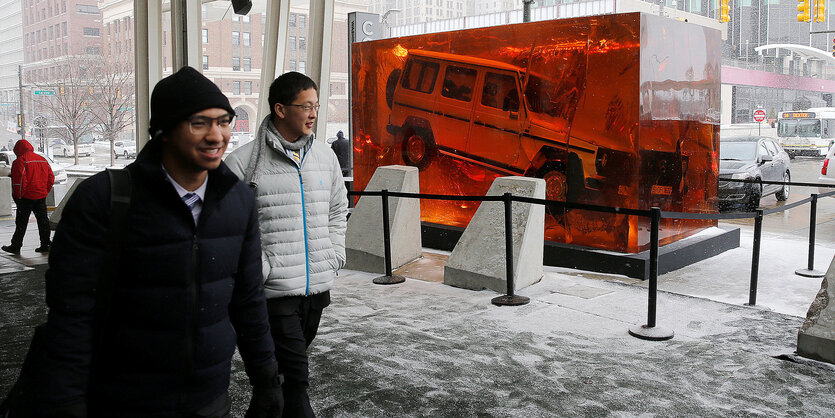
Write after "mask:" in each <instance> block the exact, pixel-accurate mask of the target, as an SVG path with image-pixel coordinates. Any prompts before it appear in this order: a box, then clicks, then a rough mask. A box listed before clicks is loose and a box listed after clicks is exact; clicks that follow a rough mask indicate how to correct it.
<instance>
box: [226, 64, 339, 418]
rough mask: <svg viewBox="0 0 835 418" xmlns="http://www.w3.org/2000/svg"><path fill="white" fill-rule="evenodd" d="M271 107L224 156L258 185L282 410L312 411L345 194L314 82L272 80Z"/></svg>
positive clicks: (288, 77)
mask: <svg viewBox="0 0 835 418" xmlns="http://www.w3.org/2000/svg"><path fill="white" fill-rule="evenodd" d="M268 100H269V104H270V109H271V114H270V115H268V116H267V117H266V118H265V119H264V121H263V122H261V126H260V127H259V128H258V134H257V137H256V139H255V140H254V141H252V142H250V143H248V144H246V145H244V146H242V147H240V148H238V149H237V150H235V151H234V152H232V153H231V154H230V155H229V157H228V158H227V159H226V163H227V164H228V165H229V168H230V169H232V171H233V172H234V173H235V174H237V175H238V177H240V178H241V179H243V180H244V183H246V184H247V185H249V186H250V187H251V188H252V189H253V190H254V191H255V196H256V199H257V201H258V213H259V216H260V221H261V245H262V250H263V253H262V261H263V274H264V288H265V292H266V295H267V309H268V311H269V315H270V327H271V329H272V335H273V341H274V342H275V349H276V358H277V359H278V362H279V370H280V371H281V372H282V373H283V375H284V385H283V386H282V389H283V391H284V399H285V407H284V414H285V415H284V416H285V417H312V416H314V413H313V409H312V408H311V406H310V399H309V398H308V395H307V388H308V386H309V383H308V359H307V347H308V346H310V343H311V342H312V341H313V338H314V337H315V336H316V332H317V331H318V328H319V320H320V318H321V316H322V310H323V309H324V308H325V307H326V306H328V304H329V303H330V289H331V287H333V280H334V276H336V271H337V270H339V269H340V268H341V267H342V266H343V265H345V226H346V219H347V215H348V199H347V192H346V190H345V183H344V181H343V180H342V170H341V168H340V167H339V160H337V158H336V154H334V153H333V151H331V149H330V147H328V145H327V144H326V143H325V142H324V141H315V140H314V137H313V131H312V129H313V122H314V121H315V120H316V116H317V115H318V110H319V97H318V89H317V88H316V83H314V82H313V80H311V79H310V78H309V77H307V76H305V75H304V74H301V73H297V72H289V73H286V74H283V75H281V76H280V77H278V78H277V79H276V80H275V81H274V82H273V83H272V85H270V95H269V99H268Z"/></svg>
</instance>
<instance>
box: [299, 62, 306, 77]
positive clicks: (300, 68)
mask: <svg viewBox="0 0 835 418" xmlns="http://www.w3.org/2000/svg"><path fill="white" fill-rule="evenodd" d="M304 70H305V68H304V61H299V72H300V73H302V74H305V72H304Z"/></svg>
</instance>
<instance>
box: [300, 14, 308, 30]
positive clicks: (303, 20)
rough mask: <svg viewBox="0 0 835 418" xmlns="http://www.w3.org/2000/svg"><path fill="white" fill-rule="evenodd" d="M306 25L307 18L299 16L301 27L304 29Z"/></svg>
mask: <svg viewBox="0 0 835 418" xmlns="http://www.w3.org/2000/svg"><path fill="white" fill-rule="evenodd" d="M305 24H307V16H305V15H299V27H300V28H304V25H305Z"/></svg>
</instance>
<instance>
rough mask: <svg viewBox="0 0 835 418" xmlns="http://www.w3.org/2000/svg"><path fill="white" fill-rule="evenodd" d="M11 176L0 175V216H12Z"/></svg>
mask: <svg viewBox="0 0 835 418" xmlns="http://www.w3.org/2000/svg"><path fill="white" fill-rule="evenodd" d="M13 214H14V212H13V211H12V178H11V177H0V216H12V215H13Z"/></svg>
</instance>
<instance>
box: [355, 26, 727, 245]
mask: <svg viewBox="0 0 835 418" xmlns="http://www.w3.org/2000/svg"><path fill="white" fill-rule="evenodd" d="M720 44H721V38H720V34H719V32H718V31H716V30H713V29H708V28H704V27H701V26H697V25H693V24H688V23H684V22H679V21H675V20H671V19H667V18H662V17H657V16H651V15H645V14H641V13H628V14H619V15H604V16H592V17H582V18H572V19H560V20H551V21H544V22H532V23H522V24H515V25H506V26H497V27H489V28H479V29H466V30H460V31H454V32H444V33H434V34H427V35H419V36H409V37H402V38H392V39H385V40H379V41H372V42H362V43H355V44H353V52H352V57H351V59H352V69H353V70H352V72H353V73H352V77H353V78H352V83H353V84H352V86H353V88H352V92H351V94H352V99H353V108H352V121H353V126H352V130H353V131H352V134H353V150H354V187H355V189H356V190H364V188H365V186H366V184H367V183H368V181H369V179H370V178H371V175H372V174H373V173H374V170H375V169H376V168H377V167H379V166H382V165H390V164H406V165H411V166H416V167H418V168H419V169H420V190H421V192H422V193H437V194H457V195H484V194H485V193H486V192H487V190H488V189H489V187H490V184H491V183H492V182H493V180H494V179H495V178H496V177H500V176H509V175H519V176H530V177H539V178H543V179H545V181H546V185H547V187H546V190H547V192H546V193H547V198H548V199H551V200H560V201H569V202H575V203H582V204H592V205H600V206H610V207H623V208H633V209H649V208H651V207H653V206H658V207H660V208H661V209H662V210H666V211H675V212H697V213H714V212H716V207H717V178H718V144H719V110H720V102H719V97H720V94H719V75H720V74H719V68H720ZM478 205H479V202H477V201H473V202H461V201H439V200H428V199H424V200H422V201H421V220H422V221H425V222H432V223H437V224H444V225H451V226H462V227H463V226H466V225H467V223H468V222H469V220H470V218H471V217H472V216H473V214H474V213H475V210H476V209H477V208H478ZM545 224H546V226H545V229H546V231H545V237H546V239H548V240H552V241H557V242H564V243H569V244H576V245H582V246H588V247H594V248H601V249H608V250H612V251H618V252H639V251H643V250H646V249H647V248H648V247H649V235H650V234H649V219H648V218H644V217H636V216H627V215H614V214H608V213H602V212H595V211H589V210H580V209H568V210H563V209H557V208H549V209H548V210H547V211H546V219H545ZM715 225H716V221H697V220H675V219H663V220H662V223H661V231H660V236H661V239H662V241H661V243H662V244H665V243H669V242H673V241H675V240H678V239H681V238H684V237H686V236H689V235H692V234H694V233H696V232H698V231H699V230H701V229H703V228H706V227H709V226H715Z"/></svg>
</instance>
